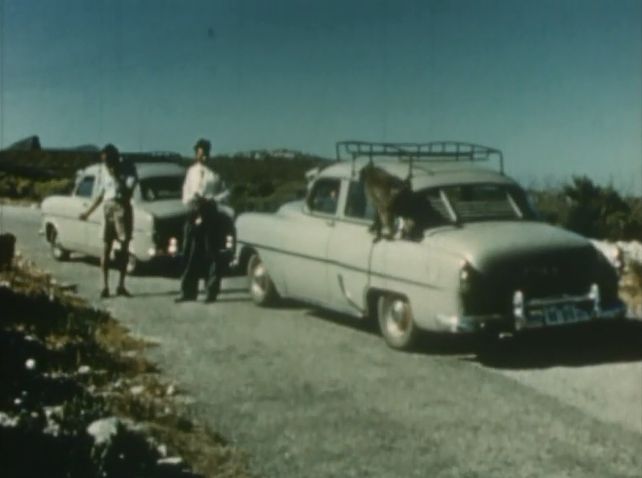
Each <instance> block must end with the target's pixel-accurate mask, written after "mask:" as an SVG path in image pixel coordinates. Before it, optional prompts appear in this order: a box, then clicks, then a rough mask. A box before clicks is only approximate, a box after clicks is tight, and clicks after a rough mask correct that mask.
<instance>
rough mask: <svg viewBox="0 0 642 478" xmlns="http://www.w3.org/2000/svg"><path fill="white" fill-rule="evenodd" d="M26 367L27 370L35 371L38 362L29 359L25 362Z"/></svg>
mask: <svg viewBox="0 0 642 478" xmlns="http://www.w3.org/2000/svg"><path fill="white" fill-rule="evenodd" d="M25 367H26V368H27V370H33V369H35V368H36V361H35V360H34V359H32V358H30V359H27V361H26V362H25Z"/></svg>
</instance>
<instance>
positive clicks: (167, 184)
mask: <svg viewBox="0 0 642 478" xmlns="http://www.w3.org/2000/svg"><path fill="white" fill-rule="evenodd" d="M182 192H183V177H182V176H155V177H150V178H144V179H141V181H140V193H141V196H142V198H143V200H144V201H161V200H163V199H180V198H181V195H182Z"/></svg>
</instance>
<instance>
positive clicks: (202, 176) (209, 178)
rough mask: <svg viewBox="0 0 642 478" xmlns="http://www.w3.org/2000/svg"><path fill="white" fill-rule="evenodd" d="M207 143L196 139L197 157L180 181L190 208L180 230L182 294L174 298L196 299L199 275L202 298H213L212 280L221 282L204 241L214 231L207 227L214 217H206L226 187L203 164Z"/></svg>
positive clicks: (207, 300)
mask: <svg viewBox="0 0 642 478" xmlns="http://www.w3.org/2000/svg"><path fill="white" fill-rule="evenodd" d="M210 147H211V145H210V142H209V141H208V140H206V139H199V140H198V141H197V142H196V145H195V146H194V153H195V160H196V161H195V163H194V164H193V165H192V166H191V167H190V168H189V169H188V170H187V174H186V175H185V182H184V183H183V204H185V205H186V206H187V207H188V208H189V211H190V212H189V215H188V218H187V221H186V223H185V229H184V233H183V259H184V261H185V270H184V272H183V276H182V277H181V295H180V296H179V297H178V298H177V299H176V302H185V301H190V300H195V299H196V297H197V295H198V282H199V279H201V278H204V279H206V281H207V284H206V289H207V295H206V298H205V301H206V302H210V301H213V300H215V298H216V294H217V293H218V292H217V290H216V287H215V286H214V284H215V283H219V284H220V277H215V276H214V274H215V272H214V271H217V270H218V271H220V267H219V268H217V267H214V266H215V264H214V261H215V260H216V258H215V257H213V256H212V255H211V254H208V253H207V249H208V248H207V247H206V243H207V241H208V238H209V237H212V235H214V234H215V233H216V231H210V230H209V229H210V228H211V227H213V225H214V224H215V221H210V220H208V218H209V216H212V215H216V213H217V209H216V201H220V200H221V199H223V198H225V196H226V195H227V191H225V187H224V185H223V182H222V181H221V179H220V178H219V176H218V175H217V174H216V173H215V172H214V171H212V170H211V169H210V168H208V167H207V166H206V165H205V161H206V160H207V158H208V157H209V154H210ZM217 274H220V272H218V273H217ZM210 284H212V287H210Z"/></svg>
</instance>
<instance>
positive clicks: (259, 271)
mask: <svg viewBox="0 0 642 478" xmlns="http://www.w3.org/2000/svg"><path fill="white" fill-rule="evenodd" d="M247 277H248V279H249V281H250V296H251V297H252V300H253V301H254V303H255V304H256V305H260V306H268V305H271V304H274V303H275V302H276V301H277V299H278V298H279V294H278V293H277V291H276V287H274V282H272V279H271V278H270V275H269V274H268V271H267V268H266V267H265V264H264V263H263V261H262V260H261V257H260V256H259V255H258V254H257V253H254V254H252V256H251V257H250V260H249V261H248V263H247Z"/></svg>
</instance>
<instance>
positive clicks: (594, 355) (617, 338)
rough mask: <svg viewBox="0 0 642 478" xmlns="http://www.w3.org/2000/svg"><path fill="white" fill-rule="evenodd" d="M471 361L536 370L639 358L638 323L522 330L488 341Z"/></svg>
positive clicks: (641, 330)
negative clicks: (504, 337) (525, 331)
mask: <svg viewBox="0 0 642 478" xmlns="http://www.w3.org/2000/svg"><path fill="white" fill-rule="evenodd" d="M475 361H477V362H479V363H480V364H482V365H485V366H487V367H494V368H503V369H538V368H548V367H555V366H567V367H582V366H587V365H597V364H606V363H619V362H639V361H642V322H639V321H633V320H629V321H614V322H610V323H609V322H603V323H599V324H583V325H578V326H570V327H563V328H562V327H560V328H556V329H547V330H540V331H532V332H529V333H524V334H522V335H519V336H517V337H514V338H512V339H508V340H502V341H495V342H492V343H490V342H488V343H486V344H485V345H484V346H482V347H480V348H479V350H478V351H477V356H476V358H475Z"/></svg>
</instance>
